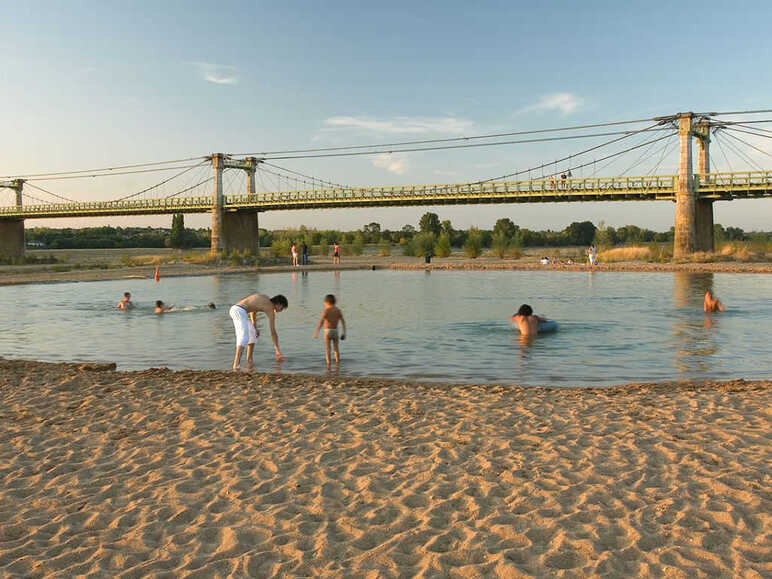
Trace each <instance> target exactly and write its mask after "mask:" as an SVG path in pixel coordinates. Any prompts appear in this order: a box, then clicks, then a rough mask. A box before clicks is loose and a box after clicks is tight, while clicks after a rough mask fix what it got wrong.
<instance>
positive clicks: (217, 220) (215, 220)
mask: <svg viewBox="0 0 772 579" xmlns="http://www.w3.org/2000/svg"><path fill="white" fill-rule="evenodd" d="M223 161H224V159H223V155H222V154H221V153H215V154H213V155H212V169H214V191H213V192H212V242H211V245H210V251H211V252H212V253H221V252H222V251H223V249H224V247H223V243H222V225H223V211H222V201H223V195H222V172H223V169H224V163H223Z"/></svg>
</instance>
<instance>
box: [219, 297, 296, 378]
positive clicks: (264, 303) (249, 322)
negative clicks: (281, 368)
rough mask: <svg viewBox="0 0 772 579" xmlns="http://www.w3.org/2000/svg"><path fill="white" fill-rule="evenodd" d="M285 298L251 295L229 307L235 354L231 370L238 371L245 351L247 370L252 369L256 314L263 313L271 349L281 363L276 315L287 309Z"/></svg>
mask: <svg viewBox="0 0 772 579" xmlns="http://www.w3.org/2000/svg"><path fill="white" fill-rule="evenodd" d="M288 305H289V304H288V303H287V298H285V297H284V296H283V295H281V294H279V295H275V296H273V297H272V298H269V297H268V296H266V295H263V294H252V295H251V296H247V297H245V298H244V299H243V300H241V301H240V302H238V303H237V304H235V305H233V306H231V309H230V311H229V312H228V313H229V314H230V317H231V319H232V320H233V329H234V331H235V332H236V354H235V356H234V358H233V370H234V371H238V370H239V366H240V365H241V353H242V352H243V351H244V348H245V347H246V349H247V370H248V371H252V370H253V369H254V362H253V361H252V353H253V351H254V348H255V342H256V341H257V337H258V335H259V332H258V330H257V313H258V312H263V313H264V314H265V316H266V317H267V318H268V327H269V328H270V329H271V339H272V340H273V348H274V350H275V351H276V360H277V361H279V362H281V361H282V359H283V358H282V355H281V351H280V350H279V336H278V335H277V334H276V314H277V313H279V312H282V311H284V310H286V309H287V307H288Z"/></svg>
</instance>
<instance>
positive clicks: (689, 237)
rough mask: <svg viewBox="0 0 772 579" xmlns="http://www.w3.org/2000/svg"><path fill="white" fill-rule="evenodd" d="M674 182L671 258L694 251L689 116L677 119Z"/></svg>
mask: <svg viewBox="0 0 772 579" xmlns="http://www.w3.org/2000/svg"><path fill="white" fill-rule="evenodd" d="M678 139H679V145H680V152H679V160H678V182H677V184H676V207H675V239H674V241H673V257H675V258H676V259H678V258H682V257H686V256H688V255H691V254H692V253H694V251H695V249H696V248H697V223H696V222H697V208H696V203H695V201H696V194H695V190H694V175H693V173H692V113H681V114H679V115H678Z"/></svg>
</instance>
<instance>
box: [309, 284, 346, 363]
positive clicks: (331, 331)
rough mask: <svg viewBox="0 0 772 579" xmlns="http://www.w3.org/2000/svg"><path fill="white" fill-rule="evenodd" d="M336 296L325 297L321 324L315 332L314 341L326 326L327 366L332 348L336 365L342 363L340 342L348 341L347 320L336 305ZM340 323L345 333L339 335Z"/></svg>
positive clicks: (325, 348)
mask: <svg viewBox="0 0 772 579" xmlns="http://www.w3.org/2000/svg"><path fill="white" fill-rule="evenodd" d="M335 301H336V300H335V296H334V295H332V294H327V295H326V296H324V309H323V310H322V315H321V317H320V318H319V323H318V324H317V326H316V330H315V331H314V340H315V339H316V338H318V337H319V330H320V329H321V328H322V325H324V356H325V359H326V360H327V365H328V366H329V365H330V346H332V347H333V348H334V350H335V363H336V364H338V363H339V362H340V350H339V348H338V340H339V339H340V340H345V339H346V320H344V319H343V312H342V311H340V309H339V308H338V307H337V306H336V305H335ZM338 322H340V323H341V324H342V325H343V332H341V333H340V335H339V334H338Z"/></svg>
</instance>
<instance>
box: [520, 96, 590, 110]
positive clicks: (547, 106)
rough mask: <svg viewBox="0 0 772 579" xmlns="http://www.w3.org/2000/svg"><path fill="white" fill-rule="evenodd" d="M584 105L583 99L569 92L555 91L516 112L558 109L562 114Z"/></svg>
mask: <svg viewBox="0 0 772 579" xmlns="http://www.w3.org/2000/svg"><path fill="white" fill-rule="evenodd" d="M583 105H584V99H582V98H581V97H578V96H576V95H575V94H573V93H570V92H556V93H551V94H546V95H544V96H543V97H541V98H540V99H539V100H538V101H536V102H535V103H534V104H532V105H529V106H527V107H524V108H522V109H520V110H519V111H517V112H518V113H530V112H537V111H558V112H560V113H561V114H563V115H570V114H571V113H573V112H575V111H576V110H578V109H580V108H581V107H582V106H583Z"/></svg>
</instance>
